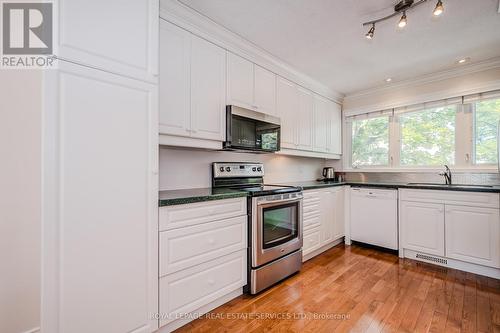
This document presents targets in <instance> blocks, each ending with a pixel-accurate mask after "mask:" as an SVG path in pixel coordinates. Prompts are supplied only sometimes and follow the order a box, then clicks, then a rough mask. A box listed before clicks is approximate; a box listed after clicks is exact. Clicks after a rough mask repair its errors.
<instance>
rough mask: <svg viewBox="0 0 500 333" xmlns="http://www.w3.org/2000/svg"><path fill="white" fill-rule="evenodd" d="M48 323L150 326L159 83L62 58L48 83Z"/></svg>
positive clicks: (81, 327) (46, 327)
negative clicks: (79, 64) (155, 83)
mask: <svg viewBox="0 0 500 333" xmlns="http://www.w3.org/2000/svg"><path fill="white" fill-rule="evenodd" d="M44 85H45V87H44V91H45V94H46V95H45V103H46V104H45V105H44V116H45V121H44V130H43V132H44V133H45V137H44V145H45V148H44V151H45V156H44V166H43V168H44V170H45V173H44V181H43V183H44V194H45V195H44V200H43V211H44V217H43V219H44V226H43V227H44V233H43V241H42V244H43V250H42V251H43V253H42V256H43V263H44V269H43V270H42V272H43V273H42V274H43V278H42V281H44V282H45V283H44V284H43V285H42V290H43V291H42V295H45V297H43V298H42V302H43V304H42V308H43V309H45V310H47V311H42V316H43V318H42V331H43V332H73V333H80V332H81V333H88V332H110V333H113V332H116V333H122V332H136V333H143V332H152V331H154V330H155V329H156V328H157V320H153V319H151V318H150V314H151V313H155V312H156V311H158V254H157V253H158V243H157V242H158V177H157V170H158V169H157V159H158V128H157V119H158V118H157V117H158V114H157V110H158V105H157V103H158V102H157V98H158V95H157V94H158V93H157V87H156V86H154V85H152V84H147V83H145V82H141V81H137V80H133V79H128V78H124V77H122V76H118V75H114V74H110V73H107V72H104V71H99V70H95V69H90V68H87V67H83V66H78V65H73V64H69V63H65V62H63V61H61V62H60V63H59V70H57V71H56V70H54V71H50V73H47V77H46V82H44Z"/></svg>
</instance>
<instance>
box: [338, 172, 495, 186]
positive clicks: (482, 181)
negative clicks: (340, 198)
mask: <svg viewBox="0 0 500 333" xmlns="http://www.w3.org/2000/svg"><path fill="white" fill-rule="evenodd" d="M343 174H344V181H346V182H401V183H417V182H430V183H444V177H443V176H440V175H439V173H438V172H436V173H434V172H345V173H343ZM452 182H453V183H454V184H474V185H500V174H498V173H472V172H453V174H452Z"/></svg>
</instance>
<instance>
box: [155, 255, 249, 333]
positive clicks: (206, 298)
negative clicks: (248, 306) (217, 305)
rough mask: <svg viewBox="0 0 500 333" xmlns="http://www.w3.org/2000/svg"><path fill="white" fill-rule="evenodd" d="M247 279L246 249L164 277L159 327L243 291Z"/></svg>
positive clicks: (162, 278)
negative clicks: (226, 296)
mask: <svg viewBox="0 0 500 333" xmlns="http://www.w3.org/2000/svg"><path fill="white" fill-rule="evenodd" d="M246 277H247V253H246V251H245V250H240V251H237V252H234V253H230V254H228V255H226V256H223V257H220V258H217V259H215V260H213V261H207V262H205V263H203V264H200V265H196V266H193V267H190V268H188V269H185V270H182V271H179V272H176V273H173V274H170V275H166V276H164V277H161V278H160V326H163V325H166V324H168V323H171V322H173V321H175V320H176V319H179V318H181V317H182V316H183V315H186V314H189V313H192V312H195V311H196V310H198V309H200V308H201V307H203V306H205V305H207V304H209V303H211V302H213V301H215V300H217V299H218V298H220V297H223V296H224V295H226V294H229V293H231V292H233V291H234V290H237V289H241V287H242V286H244V285H245V284H246ZM193 319H194V316H193Z"/></svg>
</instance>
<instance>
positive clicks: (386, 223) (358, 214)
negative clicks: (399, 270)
mask: <svg viewBox="0 0 500 333" xmlns="http://www.w3.org/2000/svg"><path fill="white" fill-rule="evenodd" d="M351 240H354V241H358V242H363V243H366V244H371V245H377V246H381V247H385V248H389V249H392V250H397V249H398V192H397V190H386V189H378V188H358V187H353V188H351Z"/></svg>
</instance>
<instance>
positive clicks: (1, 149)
mask: <svg viewBox="0 0 500 333" xmlns="http://www.w3.org/2000/svg"><path fill="white" fill-rule="evenodd" d="M0 72H1V73H0V75H1V76H0V78H1V79H0V156H1V162H0V170H1V172H0V332H5V333H18V332H25V331H28V330H30V331H31V330H32V329H34V328H36V327H38V326H39V325H40V260H41V259H40V258H41V255H40V250H41V248H40V246H41V242H40V240H41V215H40V214H41V171H40V170H41V119H42V117H41V107H40V106H41V89H40V87H41V71H31V70H0Z"/></svg>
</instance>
